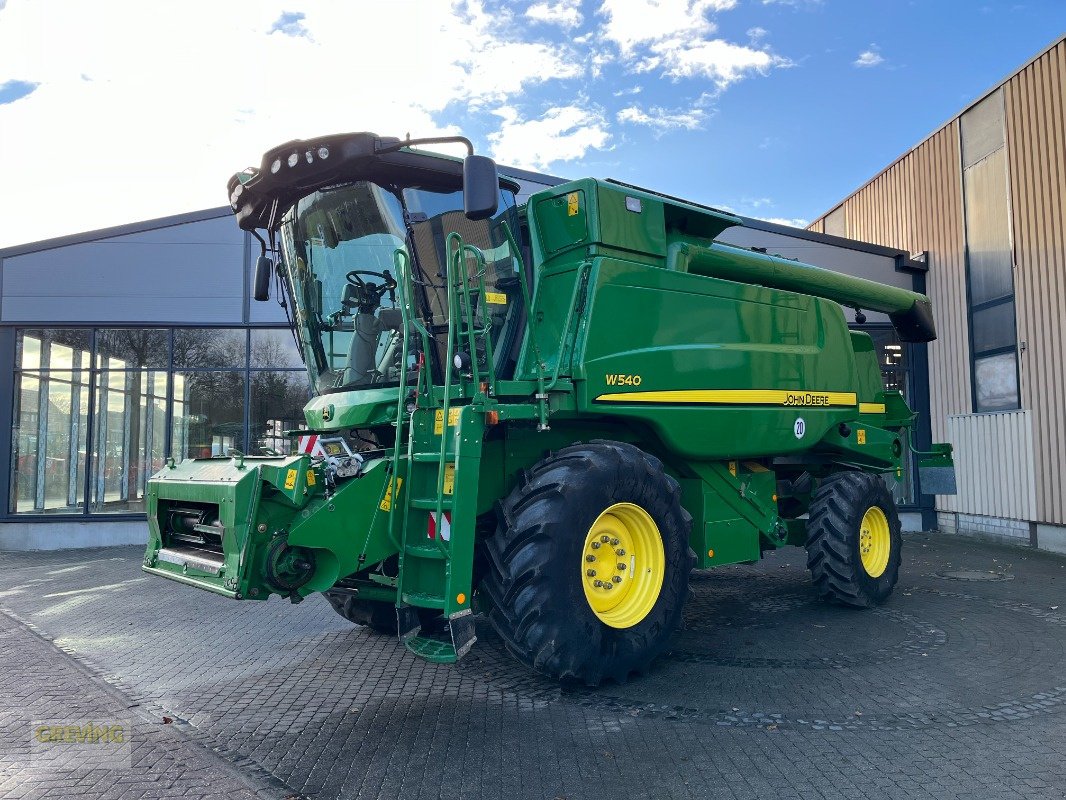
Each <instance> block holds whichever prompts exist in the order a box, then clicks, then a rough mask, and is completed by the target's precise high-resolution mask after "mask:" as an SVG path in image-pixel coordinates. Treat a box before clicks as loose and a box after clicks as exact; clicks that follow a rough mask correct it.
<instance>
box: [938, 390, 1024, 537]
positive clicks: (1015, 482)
mask: <svg viewBox="0 0 1066 800" xmlns="http://www.w3.org/2000/svg"><path fill="white" fill-rule="evenodd" d="M1032 418H1033V414H1032V412H1030V411H1008V412H1004V413H999V414H961V415H955V416H951V417H948V420H947V425H948V435H949V436H950V437H951V439H952V441H953V442H955V444H956V448H957V454H956V460H955V467H956V471H957V473H958V482H959V495H958V498H959V503H958V509H957V510H958V511H960V512H963V513H966V514H979V515H982V516H988V517H1005V518H1008V519H1019V520H1031V519H1033V514H1034V513H1035V497H1034V494H1033V486H1034V483H1035V474H1034V472H1035V467H1034V459H1033V450H1032V446H1031V445H1032ZM941 508H943V506H941Z"/></svg>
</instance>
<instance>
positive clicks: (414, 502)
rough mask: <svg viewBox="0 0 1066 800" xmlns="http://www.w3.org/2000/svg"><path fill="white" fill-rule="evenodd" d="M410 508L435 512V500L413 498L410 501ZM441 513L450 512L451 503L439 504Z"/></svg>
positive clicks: (443, 502) (449, 501) (446, 501)
mask: <svg viewBox="0 0 1066 800" xmlns="http://www.w3.org/2000/svg"><path fill="white" fill-rule="evenodd" d="M410 505H411V508H420V509H422V510H424V511H436V510H437V498H435V497H434V498H432V499H431V498H428V497H427V498H425V499H423V498H420V497H415V498H412V499H411V500H410ZM440 508H441V511H451V510H452V501H451V500H444V501H442V502H441V504H440Z"/></svg>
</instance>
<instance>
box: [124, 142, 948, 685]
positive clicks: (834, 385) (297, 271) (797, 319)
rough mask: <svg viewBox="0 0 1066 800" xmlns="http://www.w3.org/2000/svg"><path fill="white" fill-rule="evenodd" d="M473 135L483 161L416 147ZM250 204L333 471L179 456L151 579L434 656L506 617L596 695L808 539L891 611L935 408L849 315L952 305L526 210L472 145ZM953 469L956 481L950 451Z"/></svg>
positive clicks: (814, 562)
mask: <svg viewBox="0 0 1066 800" xmlns="http://www.w3.org/2000/svg"><path fill="white" fill-rule="evenodd" d="M445 142H459V143H462V144H464V145H465V146H466V147H467V149H468V151H469V153H470V155H468V156H467V157H466V158H465V159H458V158H452V157H448V156H444V155H439V154H434V153H430V152H426V151H424V150H420V149H417V148H418V147H420V146H422V145H426V144H431V143H445ZM228 188H229V199H230V204H231V206H232V208H233V210H234V213H235V214H236V217H237V221H238V224H239V225H240V227H241V228H242V229H244V230H246V231H249V232H251V233H252V234H253V235H255V236H256V237H257V238H258V239H259V241H260V243H261V244H262V251H263V254H262V256H261V257H260V259H259V262H258V264H257V269H256V283H255V296H256V299H257V300H265V299H267V298H268V296H269V293H270V288H271V285H272V284H275V285H276V287H277V289H276V292H277V293H278V298H279V300H281V301H283V302H284V304H285V305H286V307H287V308H288V309H290V310H291V319H292V326H293V330H294V332H295V336H296V338H297V340H298V342H299V346H300V349H301V352H302V354H303V359H304V361H305V362H306V365H307V369H308V372H309V375H310V381H311V385H312V389H313V392H312V393H313V399H311V401H310V402H309V403H308V404H307V406H306V408H305V409H304V413H305V417H306V429H305V430H299V431H292V432H291V435H292V436H293V437H305V439H304V441H308V442H311V441H313V442H314V448H313V451H312V452H310V453H306V452H294V453H293V454H291V455H278V454H276V453H274V452H272V451H271V452H269V453H268V454H266V455H243V454H241V453H232V454H231V456H230V457H226V458H199V459H190V460H186V461H183V462H181V463H174V462H173V461H171V462H169V463H168V464H167V466H166V467H165V468H164V469H163V470H162V471H161V472H160V473H159V474H157V475H156V476H154V477H153V478H152V480H151V482H150V484H149V488H148V519H149V525H150V531H151V533H150V539H149V543H148V549H147V552H146V553H145V557H144V570H145V571H146V572H149V573H151V574H153V575H159V576H162V577H165V578H170V579H172V580H175V581H179V582H181V583H185V584H188V585H190V586H196V587H199V588H202V589H206V590H208V591H211V592H215V593H217V594H221V595H225V596H226V597H231V598H235V599H251V600H265V599H267V598H268V597H269V596H270V595H273V594H277V595H280V596H282V597H287V598H289V599H290V600H292V601H293V602H298V601H300V600H302V599H303V598H305V597H307V596H308V595H310V594H312V593H315V592H323V593H325V596H326V598H327V599H328V600H329V602H330V603H331V604H332V606H333V607H334V608H335V609H336V610H337V612H338V613H340V614H341V615H343V616H344V617H346V618H347V619H349V620H351V621H352V622H355V623H358V624H360V625H365V626H368V627H369V628H371V629H373V630H375V631H380V632H383V633H390V634H393V635H398V637H399V639H400V641H402V642H403V644H404V645H405V646H406V647H407V648H408V649H409V650H411V651H412V652H414V653H416V654H417V655H419V656H422V657H423V658H426V659H429V660H431V661H436V662H452V661H455V660H457V659H459V658H461V657H462V656H463V655H464V654H465V653H466V652H467V651H468V650H469V649H470V647H471V646H472V645H473V644H474V642H475V639H476V631H475V624H474V609H475V607H476V608H477V609H478V610H479V611H483V612H484V613H485V615H486V616H487V619H488V621H489V622H490V623H491V624H492V626H493V628H495V630H496V631H497V633H498V634H499V635H500V637H501V638H502V639H503V641H504V642H505V644H506V647H507V648H508V650H510V652H511V653H513V654H514V656H515V657H516V658H517V659H518V660H520V661H522V662H523V663H525V664H527V665H528V666H530V667H532V668H533V669H534V670H537V671H538V672H541V673H544V674H546V675H550V676H553V677H555V678H559V679H573V680H578V681H582V682H585V683H587V684H590V685H594V684H598V683H599V682H601V681H603V680H605V679H613V680H616V681H624V680H626V679H627V678H628V677H629V675H630V674H631V673H634V672H637V673H639V672H642V671H644V670H646V669H647V668H648V666H649V664H650V663H651V662H652V660H653V659H654V658H655V657H656V656H657V655H658V654H659V653H660V652H662V650H663V649H664V648H665V647H666V646H667V644H668V642H669V639H670V636H671V634H672V633H673V631H674V630H675V629H676V628H677V626H678V623H679V621H680V619H681V612H682V606H683V604H684V602H685V599H686V596H687V590H688V578H689V573H690V571H691V570H692V569H693V568H694V567H696V568H701V569H705V568H708V567H715V566H719V565H724V564H736V563H743V562H753V561H756V560H757V559H759V558H760V556H762V555H763V554H764V553H766V552H767V551H772V550H775V549H776V548H779V547H784V546H785V545H799V546H802V547H805V548H806V550H807V565H808V567H809V568H810V571H811V574H812V576H813V579H814V585H815V588H816V590H817V591H818V592H819V593H820V594H821V595H824V596H825V597H827V598H829V599H832V600H835V601H839V602H841V603H845V604H848V605H851V606H860V607H865V606H870V605H873V604H876V603H880V602H881V601H883V600H884V599H885V598H886V597H888V595H889V594H890V593H891V591H892V588H893V586H894V584H895V583H896V579H897V575H898V572H899V567H900V522H899V517H898V515H897V512H896V508H895V505H894V503H893V500H892V496H891V493H890V492H889V489H888V486H887V484H886V481H885V478H884V477H883V476H887V477H888V479H889V480H892V479H893V478H895V479H899V477H900V475H901V469H902V463H901V459H902V457H903V453H904V442H905V438H906V436H907V433H908V430H909V427H910V426H911V424H912V422H913V420H914V416H915V415H914V414H913V413H912V412H911V410H910V409H909V408H908V407H907V405H906V403H905V402H904V400H903V397H902V396H901V395H900V394H899V393H898V392H895V391H885V390H884V388H883V385H882V381H881V375H880V372H879V369H878V364H877V358H876V355H875V351H874V346H873V343H872V341H871V339H870V337H869V335H867V334H865V333H861V332H858V331H851V330H849V329H848V326H847V323H846V322H845V319H844V315H843V312H842V310H841V304H843V305H845V306H848V307H852V308H856V309H868V310H874V311H880V312H885V313H887V314H889V315H890V317H891V319H892V321H893V323H894V325H895V327H896V330H897V332H898V334H899V337H900V339H902V340H903V341H908V342H925V341H930V340H932V339H933V338H934V337H935V333H934V330H933V322H932V315H931V311H930V304H929V300H928V298H926V297H925V296H923V295H920V294H915V293H913V292H909V291H904V290H902V289H898V288H893V287H889V286H883V285H880V284H877V283H873V282H871V281H866V280H862V279H859V278H854V277H850V276H846V275H841V274H837V273H834V272H830V271H827V270H822V269H819V268H817V267H813V266H810V265H807V264H802V263H799V262H796V261H790V260H787V259H784V258H780V257H775V256H770V255H767V254H765V253H762V252H757V251H752V250H746V249H743V248H738V247H733V246H729V245H726V244H722V243H719V242H716V241H715V238H716V237H717V236H718V235H719V234H720V233H721V232H722V231H724V230H725V229H727V228H729V227H731V226H735V225H740V224H742V221H741V220H740V219H739V218H737V217H735V216H732V215H731V214H728V213H725V212H722V211H718V210H716V209H713V208H709V207H706V206H702V205H699V204H696V203H691V202H686V201H683V200H679V199H677V198H673V197H668V196H665V195H662V194H658V193H656V192H653V191H649V190H646V189H640V188H637V187H634V186H628V185H625V184H621V183H617V182H613V181H600V180H591V179H586V180H577V181H572V182H569V183H565V184H562V185H560V186H556V187H554V188H552V189H549V190H546V191H542V192H540V193H538V194H535V195H533V196H532V197H530V198H529V201H528V202H527V203H526V204H525V205H516V200H515V194H516V191H517V190H518V188H519V187H518V185H517V184H516V183H514V182H513V181H511V180H510V179H508V178H506V177H503V178H501V177H499V175H498V173H497V169H496V165H495V164H494V163H493V162H492V160H491V159H489V158H486V157H484V156H478V155H474V154H473V147H472V146H471V145H470V142H469V141H467V140H466V139H463V138H462V137H448V138H438V139H421V140H411V139H407V140H405V141H401V140H399V139H395V138H382V137H379V136H376V135H374V134H371V133H354V134H344V135H337V136H328V137H324V138H321V139H314V140H308V141H293V142H288V143H286V144H283V145H281V146H280V147H277V148H274V149H273V150H271V151H270V152H268V153H267V154H266V155H265V156H264V157H263V161H262V164H261V165H260V167H259V168H258V169H248V170H245V171H244V172H241V173H238V174H237V175H235V176H234V177H233V178H231V179H230V181H229V185H228ZM271 256H273V257H274V258H273V259H272V258H271ZM275 262H276V263H275ZM294 441H295V438H294ZM294 449H295V447H294ZM924 464H925V466H929V467H930V468H932V469H933V470H935V471H939V473H940V474H941V476H942V477H943V476H944V475H947V476H948V478H949V479H950V475H951V474H952V466H951V464H952V461H951V450H950V446H948V445H937V446H935V447H934V449H933V451H932V452H931V453H928V454H925V461H924ZM947 482H950V480H948V481H947Z"/></svg>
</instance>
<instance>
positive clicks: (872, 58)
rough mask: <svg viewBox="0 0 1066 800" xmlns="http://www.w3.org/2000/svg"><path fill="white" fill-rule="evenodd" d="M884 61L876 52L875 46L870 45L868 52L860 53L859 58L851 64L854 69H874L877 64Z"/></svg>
mask: <svg viewBox="0 0 1066 800" xmlns="http://www.w3.org/2000/svg"><path fill="white" fill-rule="evenodd" d="M884 60H885V59H884V58H883V57H882V56H881V54H880V53H879V52H877V45H871V47H870V49H869V50H864V51H863V52H861V53H860V54H859V57H858V58H856V59H855V60H854V61H852V62H851V63H852V65H853V66H856V67H876V66H877V65H878V64H882V63H884Z"/></svg>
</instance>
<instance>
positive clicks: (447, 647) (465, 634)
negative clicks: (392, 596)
mask: <svg viewBox="0 0 1066 800" xmlns="http://www.w3.org/2000/svg"><path fill="white" fill-rule="evenodd" d="M412 630H413V628H412ZM401 636H402V638H403V644H404V647H406V648H407V649H408V650H410V651H411V652H412V653H414V654H415V655H416V656H418V657H419V658H424V659H425V660H426V661H431V662H433V663H434V664H453V663H455V662H456V661H458V660H459V659H460V658H462V657H463V656H465V655H466V654H467V652H469V650H470V648H471V647H472V646H473V645H474V642H476V641H477V629H476V628H475V626H474V615H473V614H471V613H470V611H464V612H461V613H459V614H453V615H452V618H451V619H450V620H448V637H447V638H444V636H439V637H432V638H431V637H428V636H409V635H408V636H403V634H402V632H401Z"/></svg>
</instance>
